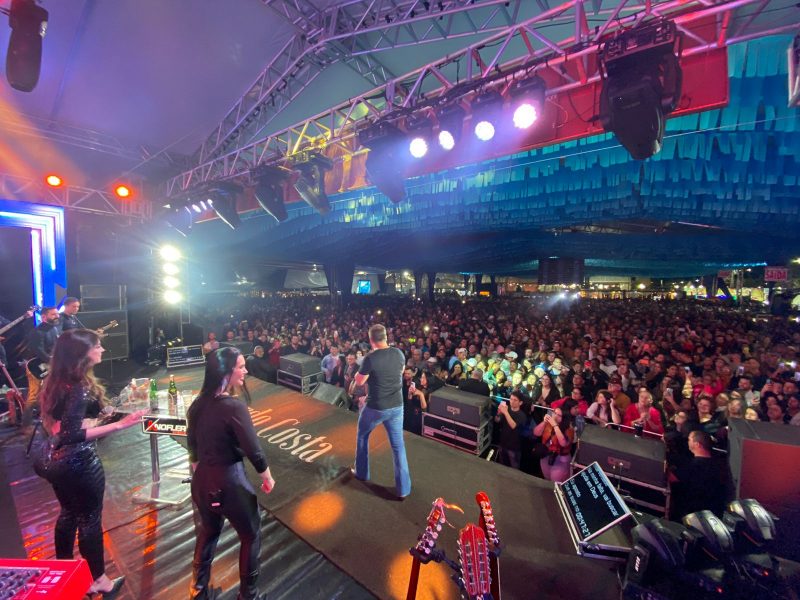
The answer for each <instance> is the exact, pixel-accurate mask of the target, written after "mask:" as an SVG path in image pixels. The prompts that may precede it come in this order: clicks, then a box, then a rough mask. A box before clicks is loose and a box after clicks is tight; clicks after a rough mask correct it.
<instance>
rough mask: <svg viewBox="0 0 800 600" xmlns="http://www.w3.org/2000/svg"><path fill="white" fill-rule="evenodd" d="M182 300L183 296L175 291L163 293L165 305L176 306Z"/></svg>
mask: <svg viewBox="0 0 800 600" xmlns="http://www.w3.org/2000/svg"><path fill="white" fill-rule="evenodd" d="M181 300H183V294H181V293H180V292H179V291H177V290H166V291H165V292H164V302H166V303H167V304H177V303H178V302H180V301H181Z"/></svg>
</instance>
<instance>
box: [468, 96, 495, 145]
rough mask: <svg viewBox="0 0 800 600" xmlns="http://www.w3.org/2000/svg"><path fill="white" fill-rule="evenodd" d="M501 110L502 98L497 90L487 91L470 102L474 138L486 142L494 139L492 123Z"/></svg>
mask: <svg viewBox="0 0 800 600" xmlns="http://www.w3.org/2000/svg"><path fill="white" fill-rule="evenodd" d="M502 108H503V97H502V96H501V95H500V93H499V92H498V91H497V90H487V91H485V92H483V93H482V94H479V95H478V96H476V97H475V100H473V102H472V119H473V122H474V123H475V130H474V131H475V137H477V138H478V139H479V140H481V141H482V142H488V141H489V140H491V139H492V138H493V137H494V134H495V126H494V124H493V122H492V121H494V120H495V119H496V118H497V117H498V116H499V113H500V112H501V109H502Z"/></svg>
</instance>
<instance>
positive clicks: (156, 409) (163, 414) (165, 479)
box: [114, 375, 194, 506]
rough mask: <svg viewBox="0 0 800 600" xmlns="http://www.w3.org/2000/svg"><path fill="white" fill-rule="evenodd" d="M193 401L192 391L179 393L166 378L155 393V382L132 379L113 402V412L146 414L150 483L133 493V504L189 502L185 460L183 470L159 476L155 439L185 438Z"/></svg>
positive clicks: (144, 420) (177, 469)
mask: <svg viewBox="0 0 800 600" xmlns="http://www.w3.org/2000/svg"><path fill="white" fill-rule="evenodd" d="M193 398H194V392H193V391H192V390H179V389H178V388H177V386H176V385H175V380H174V378H173V376H172V375H170V379H169V386H168V388H167V389H166V390H159V389H158V388H157V385H156V381H155V379H133V380H131V383H130V384H129V385H128V386H127V387H126V388H125V389H124V390H123V391H122V393H121V394H120V396H119V397H118V398H115V399H114V405H115V411H116V412H121V413H132V412H137V411H140V410H146V411H147V412H146V413H145V415H144V416H142V433H145V434H147V435H148V436H149V438H150V473H151V481H150V482H148V483H146V484H145V485H143V486H142V489H141V491H139V492H137V493H136V494H134V497H133V501H134V502H137V503H158V504H166V505H170V506H179V505H181V504H183V503H184V502H185V501H186V500H188V499H189V496H190V495H191V492H190V489H189V485H188V482H189V481H190V480H191V473H190V471H189V467H188V459H187V466H186V467H185V468H173V469H167V470H165V471H164V472H163V473H162V472H161V464H160V460H159V453H158V439H159V437H160V436H162V435H168V436H178V437H186V409H187V408H188V406H189V405H190V404H191V402H192V399H193Z"/></svg>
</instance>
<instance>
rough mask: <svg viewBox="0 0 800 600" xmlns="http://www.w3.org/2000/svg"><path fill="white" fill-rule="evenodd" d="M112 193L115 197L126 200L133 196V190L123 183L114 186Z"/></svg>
mask: <svg viewBox="0 0 800 600" xmlns="http://www.w3.org/2000/svg"><path fill="white" fill-rule="evenodd" d="M114 193H115V194H116V195H117V198H122V199H123V200H127V199H128V198H130V197H131V196H133V190H132V189H131V188H129V187H128V186H127V185H124V184H120V185H118V186H116V187H115V188H114Z"/></svg>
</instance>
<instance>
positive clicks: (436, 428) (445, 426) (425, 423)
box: [422, 413, 492, 456]
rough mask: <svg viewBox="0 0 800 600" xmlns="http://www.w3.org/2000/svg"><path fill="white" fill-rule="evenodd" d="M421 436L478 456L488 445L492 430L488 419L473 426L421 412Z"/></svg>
mask: <svg viewBox="0 0 800 600" xmlns="http://www.w3.org/2000/svg"><path fill="white" fill-rule="evenodd" d="M422 436H423V437H426V438H430V439H432V440H436V441H437V442H442V443H443V444H447V445H448V446H453V447H454V448H458V449H459V450H463V451H464V452H469V453H470V454H475V455H477V456H480V455H481V454H483V451H484V450H486V448H488V447H489V443H490V442H491V438H492V430H491V427H490V426H489V421H485V422H484V423H483V425H481V426H479V427H473V426H471V425H466V424H464V423H459V422H458V421H454V420H452V419H445V418H444V417H440V416H438V415H433V414H431V413H422Z"/></svg>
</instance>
